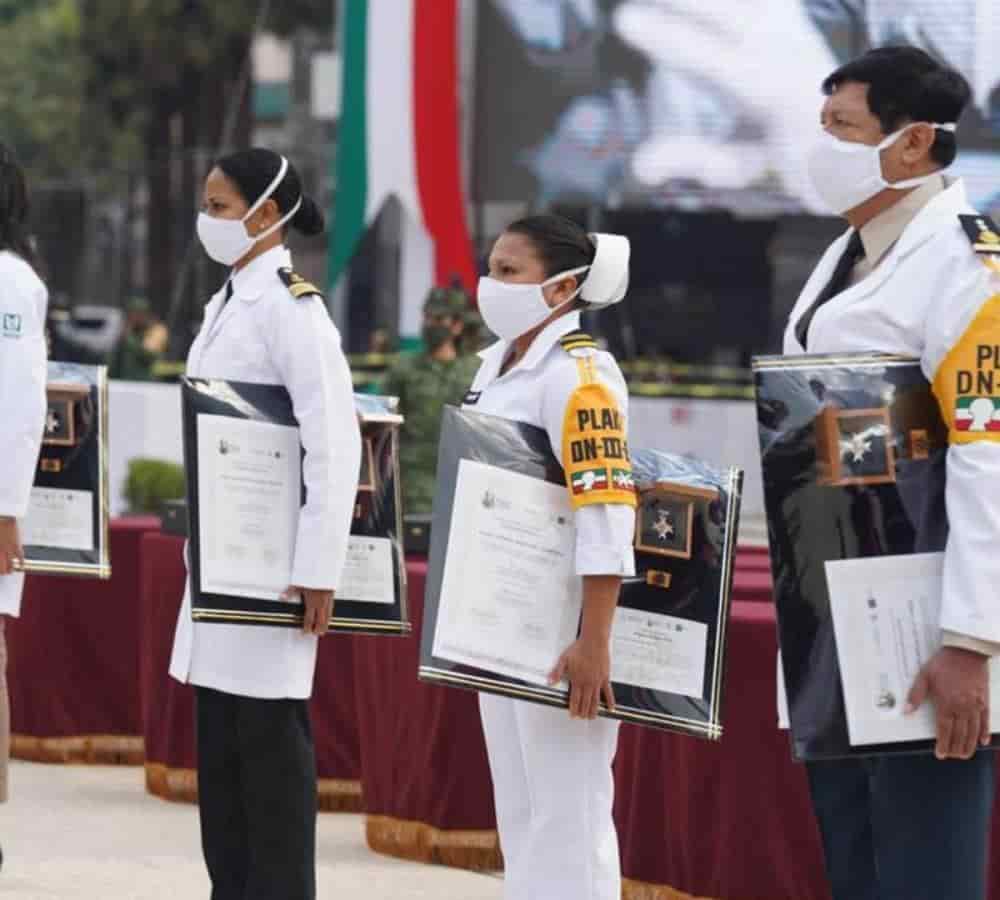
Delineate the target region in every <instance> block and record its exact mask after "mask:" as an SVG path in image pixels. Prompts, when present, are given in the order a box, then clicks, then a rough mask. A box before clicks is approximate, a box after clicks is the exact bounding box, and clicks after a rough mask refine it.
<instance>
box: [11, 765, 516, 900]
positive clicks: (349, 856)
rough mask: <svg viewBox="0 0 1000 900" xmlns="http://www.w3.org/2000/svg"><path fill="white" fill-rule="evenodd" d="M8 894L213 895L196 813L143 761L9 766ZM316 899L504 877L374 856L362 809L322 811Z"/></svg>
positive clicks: (39, 899)
mask: <svg viewBox="0 0 1000 900" xmlns="http://www.w3.org/2000/svg"><path fill="white" fill-rule="evenodd" d="M0 844H2V846H3V851H4V857H5V860H4V868H3V873H2V874H0V898H4V900H15V898H16V900H208V896H209V886H208V879H207V876H206V875H205V870H204V866H203V864H202V860H201V849H200V844H199V833H198V816H197V810H196V809H195V807H193V806H188V805H180V804H173V803H166V802H164V801H163V800H160V799H158V798H156V797H151V796H149V795H148V794H147V793H146V792H145V789H144V787H143V772H142V769H140V768H126V767H99V766H43V765H31V764H27V763H18V762H15V763H13V764H12V766H11V802H10V803H9V804H7V805H6V806H0ZM317 855H318V879H319V881H318V891H317V897H318V898H320V900H322V898H330V900H348V898H354V897H357V898H364V900H390V898H391V900H432V898H433V900H451V898H454V900H500V897H501V881H500V878H499V877H497V876H494V875H483V874H476V873H471V872H463V871H459V870H455V869H447V868H443V867H440V866H425V865H420V864H417V863H410V862H405V861H401V860H395V859H390V858H388V857H384V856H379V855H377V854H374V853H372V852H371V851H370V850H369V849H368V848H367V847H366V845H365V841H364V820H363V818H362V817H361V816H352V815H345V814H342V813H324V814H321V815H320V819H319V832H318V850H317Z"/></svg>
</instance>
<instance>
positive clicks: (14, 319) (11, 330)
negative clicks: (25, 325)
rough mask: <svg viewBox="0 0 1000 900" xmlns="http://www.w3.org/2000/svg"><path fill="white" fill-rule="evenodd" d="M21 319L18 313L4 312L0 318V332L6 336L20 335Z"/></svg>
mask: <svg viewBox="0 0 1000 900" xmlns="http://www.w3.org/2000/svg"><path fill="white" fill-rule="evenodd" d="M21 328H22V320H21V316H20V314H19V313H4V314H3V316H2V318H0V334H2V335H3V336H4V337H7V338H16V337H20V336H21Z"/></svg>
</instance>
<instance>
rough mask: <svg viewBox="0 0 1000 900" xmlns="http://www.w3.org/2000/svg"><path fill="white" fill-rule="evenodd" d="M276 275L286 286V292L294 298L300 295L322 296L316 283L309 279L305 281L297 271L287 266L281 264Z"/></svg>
mask: <svg viewBox="0 0 1000 900" xmlns="http://www.w3.org/2000/svg"><path fill="white" fill-rule="evenodd" d="M278 277H279V278H280V279H281V282H282V284H284V285H285V287H287V288H288V293H290V294H291V295H292V296H293V297H294V298H295V299H296V300H299V299H301V298H302V297H311V296H316V297H320V298H322V297H323V293H322V292H321V291H320V289H319V288H318V287H316V285H314V284H313V283H312V282H311V281H307V280H306V279H305V278H303V277H302V276H301V275H299V274H298V273H297V272H293V271H292V270H291V269H289V268H288V267H287V266H283V267H282V268H280V269H278Z"/></svg>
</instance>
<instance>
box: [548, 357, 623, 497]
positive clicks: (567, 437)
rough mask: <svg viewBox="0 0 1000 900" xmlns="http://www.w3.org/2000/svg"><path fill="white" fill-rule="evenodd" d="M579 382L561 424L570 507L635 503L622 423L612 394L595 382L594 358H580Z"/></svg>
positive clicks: (602, 385) (609, 390) (604, 386)
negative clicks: (571, 505)
mask: <svg viewBox="0 0 1000 900" xmlns="http://www.w3.org/2000/svg"><path fill="white" fill-rule="evenodd" d="M576 363H577V367H578V368H579V370H580V381H581V383H580V384H579V385H578V386H577V388H576V390H574V391H573V393H572V394H571V395H570V398H569V402H568V403H567V404H566V415H565V418H564V420H563V441H562V445H563V467H564V468H565V470H566V486H567V487H568V488H569V494H570V501H571V503H572V504H573V508H574V509H580V508H581V507H583V506H590V505H592V504H595V503H622V504H625V505H627V506H632V507H634V506H635V505H636V496H635V482H634V481H633V480H632V463H631V461H630V460H629V455H628V439H627V436H626V434H625V420H624V416H622V413H621V409H620V408H619V406H618V401H617V399H616V398H615V395H614V393H613V392H612V391H611V389H610V388H608V387H607V386H606V385H604V384H601V383H600V382H599V381H597V379H596V376H595V373H594V360H593V357H592V356H582V357H578V358H577V360H576Z"/></svg>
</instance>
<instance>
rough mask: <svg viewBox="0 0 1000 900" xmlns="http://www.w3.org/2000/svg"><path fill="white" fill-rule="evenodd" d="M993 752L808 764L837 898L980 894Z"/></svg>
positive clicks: (902, 899) (930, 899)
mask: <svg viewBox="0 0 1000 900" xmlns="http://www.w3.org/2000/svg"><path fill="white" fill-rule="evenodd" d="M995 765H996V756H995V754H993V753H992V752H990V751H983V750H980V751H979V752H978V753H976V755H975V756H974V757H973V758H972V759H971V760H968V761H963V760H947V761H940V760H937V759H935V758H934V757H933V756H930V755H929V754H928V755H918V756H884V757H878V758H874V759H847V760H832V761H829V762H814V763H809V764H808V766H807V768H808V772H809V786H810V788H811V791H812V801H813V808H814V809H815V811H816V818H817V820H818V821H819V826H820V831H821V832H822V835H823V846H824V849H825V851H826V869H827V875H828V877H829V879H830V888H831V893H832V894H833V898H834V900H985V897H986V869H987V864H988V862H989V854H988V841H987V839H988V836H989V831H990V814H991V813H992V811H993V797H994V789H993V779H994V771H995Z"/></svg>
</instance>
